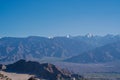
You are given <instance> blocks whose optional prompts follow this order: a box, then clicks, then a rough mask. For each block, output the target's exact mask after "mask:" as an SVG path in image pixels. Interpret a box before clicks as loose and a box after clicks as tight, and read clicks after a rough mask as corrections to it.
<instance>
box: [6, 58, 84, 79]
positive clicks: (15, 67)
mask: <svg viewBox="0 0 120 80" xmlns="http://www.w3.org/2000/svg"><path fill="white" fill-rule="evenodd" d="M6 67H7V68H6V70H5V71H6V72H15V73H26V74H32V75H36V76H37V77H38V78H40V79H47V80H59V79H62V80H66V79H69V80H71V79H72V78H75V79H76V80H80V79H82V78H83V77H82V76H80V75H77V74H72V73H70V72H69V71H67V70H62V69H60V68H58V67H56V66H54V65H52V64H48V63H44V64H39V63H37V62H32V61H25V60H20V61H18V62H16V63H14V64H9V65H6Z"/></svg>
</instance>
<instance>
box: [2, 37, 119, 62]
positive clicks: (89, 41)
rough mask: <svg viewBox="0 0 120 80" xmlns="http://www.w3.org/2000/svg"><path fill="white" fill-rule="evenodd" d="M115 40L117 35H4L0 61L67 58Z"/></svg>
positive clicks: (117, 38)
mask: <svg viewBox="0 0 120 80" xmlns="http://www.w3.org/2000/svg"><path fill="white" fill-rule="evenodd" d="M117 41H120V36H119V35H115V36H113V35H106V36H103V37H101V36H93V35H86V36H75V37H72V36H64V37H53V38H46V37H39V36H30V37H27V38H15V37H4V38H1V39H0V62H15V61H17V60H20V59H25V60H40V59H41V58H44V57H57V58H69V57H73V56H76V55H79V54H82V53H84V52H87V51H90V50H93V49H95V48H97V47H101V46H104V45H107V44H111V43H114V42H117Z"/></svg>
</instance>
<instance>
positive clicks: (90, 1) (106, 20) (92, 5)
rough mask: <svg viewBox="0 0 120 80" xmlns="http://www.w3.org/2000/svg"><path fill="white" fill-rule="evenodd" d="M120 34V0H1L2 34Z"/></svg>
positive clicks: (0, 20)
mask: <svg viewBox="0 0 120 80" xmlns="http://www.w3.org/2000/svg"><path fill="white" fill-rule="evenodd" d="M87 33H93V34H98V35H105V34H108V33H110V34H120V0H0V36H1V37H3V36H17V37H23V36H33V35H34V36H57V35H58V36H61V35H67V34H70V35H85V34H87Z"/></svg>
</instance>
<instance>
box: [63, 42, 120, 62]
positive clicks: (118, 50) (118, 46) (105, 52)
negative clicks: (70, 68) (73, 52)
mask: <svg viewBox="0 0 120 80" xmlns="http://www.w3.org/2000/svg"><path fill="white" fill-rule="evenodd" d="M118 60H120V41H117V42H115V43H111V44H107V45H104V46H102V47H98V48H95V49H94V50H90V51H87V52H85V53H82V54H80V55H78V56H74V57H71V58H69V59H66V60H65V61H67V62H73V63H105V62H111V61H118Z"/></svg>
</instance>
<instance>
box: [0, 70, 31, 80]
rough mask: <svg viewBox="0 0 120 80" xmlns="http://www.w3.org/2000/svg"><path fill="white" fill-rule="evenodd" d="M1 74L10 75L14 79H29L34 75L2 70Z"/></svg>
mask: <svg viewBox="0 0 120 80" xmlns="http://www.w3.org/2000/svg"><path fill="white" fill-rule="evenodd" d="M0 73H1V74H4V75H5V76H8V77H9V78H11V79H12V80H28V79H29V78H30V77H31V76H33V75H28V74H16V73H8V72H3V71H0Z"/></svg>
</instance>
